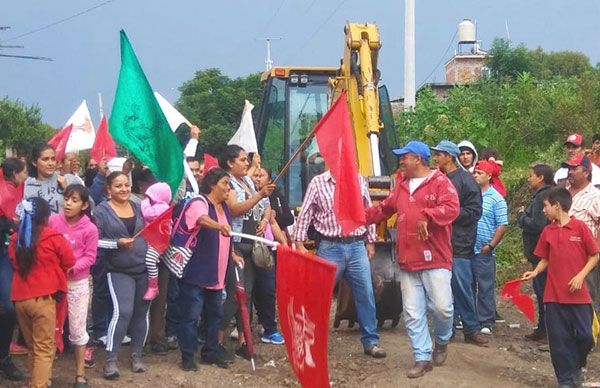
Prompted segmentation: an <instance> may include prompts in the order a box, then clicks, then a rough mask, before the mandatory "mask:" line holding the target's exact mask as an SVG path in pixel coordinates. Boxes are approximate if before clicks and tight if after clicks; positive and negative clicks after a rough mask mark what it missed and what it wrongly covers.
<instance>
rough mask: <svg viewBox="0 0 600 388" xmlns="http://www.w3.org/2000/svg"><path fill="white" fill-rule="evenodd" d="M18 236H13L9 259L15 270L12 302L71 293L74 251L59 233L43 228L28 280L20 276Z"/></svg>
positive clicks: (14, 234)
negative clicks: (69, 277)
mask: <svg viewBox="0 0 600 388" xmlns="http://www.w3.org/2000/svg"><path fill="white" fill-rule="evenodd" d="M17 238H18V236H17V233H13V234H12V235H11V236H10V245H9V246H8V256H9V257H10V261H11V262H12V265H13V268H14V270H15V272H14V275H13V281H12V289H11V300H12V301H13V302H19V301H22V300H27V299H32V298H37V297H42V296H48V295H53V294H55V293H56V292H58V291H62V292H67V271H68V270H69V268H71V267H72V266H73V265H74V264H75V259H74V257H73V251H72V250H71V247H70V246H69V244H68V243H67V241H66V240H65V238H64V237H63V236H62V235H61V234H60V233H59V232H57V231H56V230H54V229H52V228H49V227H42V228H41V230H40V235H39V237H38V241H37V244H36V249H35V262H34V263H33V266H32V267H31V270H30V271H29V273H28V274H27V277H25V278H23V277H22V276H21V275H20V274H19V264H18V263H17Z"/></svg>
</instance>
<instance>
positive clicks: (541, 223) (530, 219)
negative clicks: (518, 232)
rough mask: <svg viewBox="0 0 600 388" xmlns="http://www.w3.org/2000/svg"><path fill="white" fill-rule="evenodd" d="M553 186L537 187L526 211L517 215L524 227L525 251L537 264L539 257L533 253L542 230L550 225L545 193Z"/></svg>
mask: <svg viewBox="0 0 600 388" xmlns="http://www.w3.org/2000/svg"><path fill="white" fill-rule="evenodd" d="M550 187H552V186H544V187H540V188H539V189H537V191H536V192H535V194H533V198H532V199H531V203H530V204H529V206H527V209H525V211H524V212H520V213H519V215H518V216H517V222H518V223H519V227H521V229H523V253H524V254H525V257H527V260H529V262H530V263H534V264H536V263H537V262H538V261H539V259H538V258H537V257H536V256H535V255H534V254H533V251H534V250H535V246H536V245H537V242H538V240H539V238H540V234H542V230H543V229H544V228H545V227H546V225H548V219H547V218H546V215H544V212H543V211H542V210H543V209H544V195H545V193H546V191H548V189H550Z"/></svg>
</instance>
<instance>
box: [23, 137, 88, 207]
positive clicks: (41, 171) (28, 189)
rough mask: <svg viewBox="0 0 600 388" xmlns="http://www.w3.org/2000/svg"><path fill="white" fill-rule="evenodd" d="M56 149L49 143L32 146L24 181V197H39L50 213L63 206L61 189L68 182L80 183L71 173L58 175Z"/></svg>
mask: <svg viewBox="0 0 600 388" xmlns="http://www.w3.org/2000/svg"><path fill="white" fill-rule="evenodd" d="M58 162H59V160H58V159H57V155H56V151H55V150H54V148H53V147H52V146H51V145H49V144H41V145H38V146H36V147H34V149H33V151H32V153H31V158H30V159H29V178H27V180H26V181H25V191H24V195H23V196H24V198H25V199H30V198H34V197H40V198H42V199H45V200H46V202H48V205H49V206H50V211H51V212H52V214H58V213H59V212H60V211H61V210H62V208H63V190H64V189H66V188H67V186H68V185H70V184H75V183H81V182H80V180H79V178H78V177H76V176H75V175H73V174H65V175H64V176H62V175H60V174H59V172H58V171H57V169H56V167H57V163H58Z"/></svg>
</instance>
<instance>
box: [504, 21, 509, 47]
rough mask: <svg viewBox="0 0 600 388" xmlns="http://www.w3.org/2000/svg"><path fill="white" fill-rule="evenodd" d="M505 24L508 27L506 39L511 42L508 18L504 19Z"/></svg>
mask: <svg viewBox="0 0 600 388" xmlns="http://www.w3.org/2000/svg"><path fill="white" fill-rule="evenodd" d="M504 26H505V27H506V39H507V40H508V41H509V42H510V31H509V30H508V19H504Z"/></svg>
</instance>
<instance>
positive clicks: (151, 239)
mask: <svg viewBox="0 0 600 388" xmlns="http://www.w3.org/2000/svg"><path fill="white" fill-rule="evenodd" d="M172 217H173V205H171V206H169V208H168V209H167V210H165V211H164V212H163V213H162V214H161V215H160V216H158V217H156V218H155V219H154V220H153V221H152V222H150V223H149V224H146V226H144V229H142V230H141V231H140V232H139V233H138V234H141V235H142V237H144V238H145V239H146V242H148V244H149V245H151V246H152V248H154V249H156V251H157V252H158V253H163V252H164V251H165V249H167V247H168V246H169V242H170V241H171V227H172V221H171V219H172Z"/></svg>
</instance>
